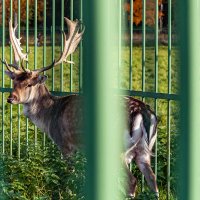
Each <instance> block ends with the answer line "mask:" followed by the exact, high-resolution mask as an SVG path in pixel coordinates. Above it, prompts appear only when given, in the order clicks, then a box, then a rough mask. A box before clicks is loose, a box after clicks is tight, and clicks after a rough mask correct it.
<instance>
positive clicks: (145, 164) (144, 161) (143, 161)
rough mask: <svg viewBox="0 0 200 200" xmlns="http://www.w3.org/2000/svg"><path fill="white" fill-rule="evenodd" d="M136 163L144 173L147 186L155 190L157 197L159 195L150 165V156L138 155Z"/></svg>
mask: <svg viewBox="0 0 200 200" xmlns="http://www.w3.org/2000/svg"><path fill="white" fill-rule="evenodd" d="M136 164H137V166H138V168H139V169H140V171H141V172H142V174H144V176H145V179H146V181H147V184H148V186H149V187H150V189H151V190H153V192H155V194H156V196H157V198H158V197H159V192H158V186H157V183H156V176H155V174H154V173H153V170H152V168H151V166H150V156H149V155H145V156H144V155H142V156H141V155H140V156H139V155H138V156H137V157H136Z"/></svg>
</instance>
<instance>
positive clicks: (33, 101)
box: [23, 85, 55, 132]
mask: <svg viewBox="0 0 200 200" xmlns="http://www.w3.org/2000/svg"><path fill="white" fill-rule="evenodd" d="M31 95H32V97H31ZM31 95H30V100H29V101H28V103H25V104H23V106H24V115H25V116H26V117H28V118H29V119H30V120H31V121H32V122H33V123H34V124H35V125H36V126H38V127H39V128H40V129H41V130H42V131H45V132H47V131H48V130H47V124H48V116H50V112H51V110H52V107H53V105H54V102H55V97H53V96H52V95H51V94H50V92H49V91H48V89H47V88H46V86H45V85H38V86H36V88H35V90H34V91H33V94H31Z"/></svg>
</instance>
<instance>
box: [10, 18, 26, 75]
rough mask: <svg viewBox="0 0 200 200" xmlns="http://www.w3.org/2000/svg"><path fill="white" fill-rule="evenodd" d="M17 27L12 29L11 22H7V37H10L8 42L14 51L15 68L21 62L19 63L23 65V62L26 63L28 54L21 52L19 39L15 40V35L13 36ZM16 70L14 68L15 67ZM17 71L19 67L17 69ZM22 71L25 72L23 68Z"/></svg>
mask: <svg viewBox="0 0 200 200" xmlns="http://www.w3.org/2000/svg"><path fill="white" fill-rule="evenodd" d="M17 26H18V25H16V26H15V27H14V29H13V27H12V20H10V21H9V35H10V42H11V44H12V47H13V50H14V60H15V64H16V65H15V66H17V63H18V62H19V61H20V60H21V63H23V61H27V62H28V54H27V53H23V52H22V50H23V49H22V48H21V46H20V45H21V43H20V40H21V38H19V39H18V38H17V37H16V35H15V31H16V29H17ZM9 66H12V67H14V66H13V64H12V65H11V64H9ZM15 68H16V67H15ZM18 69H19V67H18ZM22 69H23V71H25V68H24V67H22Z"/></svg>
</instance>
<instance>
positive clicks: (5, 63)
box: [0, 58, 12, 72]
mask: <svg viewBox="0 0 200 200" xmlns="http://www.w3.org/2000/svg"><path fill="white" fill-rule="evenodd" d="M0 61H1V62H2V63H3V64H4V65H5V66H6V68H7V70H8V71H9V72H12V70H11V69H10V67H9V65H8V63H7V61H6V60H5V61H3V60H2V59H1V58H0Z"/></svg>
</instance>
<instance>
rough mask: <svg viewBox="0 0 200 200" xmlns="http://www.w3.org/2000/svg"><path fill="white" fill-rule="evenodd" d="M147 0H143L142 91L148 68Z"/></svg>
mask: <svg viewBox="0 0 200 200" xmlns="http://www.w3.org/2000/svg"><path fill="white" fill-rule="evenodd" d="M145 53H146V0H142V91H143V92H144V91H145V68H146V66H145V65H146V55H145Z"/></svg>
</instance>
